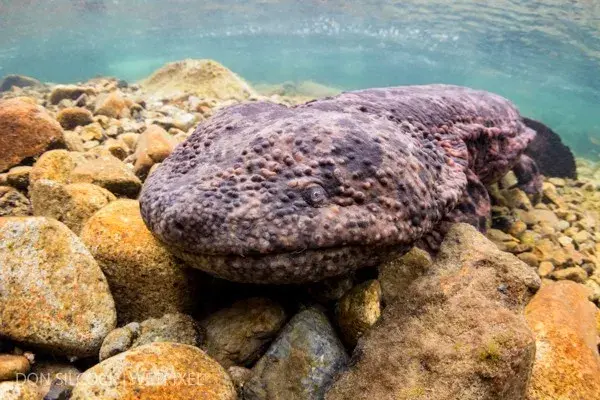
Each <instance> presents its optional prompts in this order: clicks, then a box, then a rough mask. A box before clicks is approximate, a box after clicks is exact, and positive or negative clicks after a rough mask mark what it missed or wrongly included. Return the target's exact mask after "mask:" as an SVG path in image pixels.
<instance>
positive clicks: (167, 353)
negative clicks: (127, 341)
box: [71, 342, 237, 400]
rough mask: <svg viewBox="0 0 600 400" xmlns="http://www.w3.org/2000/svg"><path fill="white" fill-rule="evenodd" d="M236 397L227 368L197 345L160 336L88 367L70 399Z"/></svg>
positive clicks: (227, 399) (229, 399) (205, 399)
mask: <svg viewBox="0 0 600 400" xmlns="http://www.w3.org/2000/svg"><path fill="white" fill-rule="evenodd" d="M117 399H118V400H125V399H132V400H133V399H143V400H163V399H169V400H199V399H202V400H235V399H237V394H236V391H235V388H234V386H233V383H232V381H231V378H230V377H229V375H228V374H227V372H226V371H225V370H224V369H223V368H222V367H221V366H220V365H219V364H218V363H217V362H216V361H214V360H213V359H211V358H210V357H208V356H207V355H206V354H205V353H204V352H203V351H202V350H200V349H198V348H197V347H193V346H188V345H184V344H179V343H168V342H155V343H151V344H148V345H145V346H141V347H137V348H135V349H133V350H129V351H126V352H124V353H121V354H118V355H116V356H114V357H111V358H109V359H107V360H105V361H103V362H101V363H100V364H98V365H96V366H94V367H92V368H90V369H89V370H87V371H86V372H84V373H83V375H82V376H81V378H80V380H79V382H78V383H77V385H76V386H75V389H74V390H73V397H72V398H71V400H117Z"/></svg>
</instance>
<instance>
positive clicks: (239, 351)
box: [201, 297, 286, 368]
mask: <svg viewBox="0 0 600 400" xmlns="http://www.w3.org/2000/svg"><path fill="white" fill-rule="evenodd" d="M285 321H286V314H285V311H284V309H283V307H281V306H280V305H279V304H277V303H276V302H274V301H272V300H270V299H267V298H260V297H255V298H250V299H245V300H240V301H238V302H236V303H234V304H233V305H232V306H231V307H228V308H224V309H222V310H220V311H217V312H216V313H214V314H212V315H210V316H209V317H207V318H206V319H204V320H203V321H202V322H201V325H202V327H203V328H204V329H205V331H206V343H205V346H204V348H205V350H206V352H207V353H208V355H209V356H211V357H212V358H214V359H215V360H217V361H218V362H220V363H221V365H222V366H223V367H225V368H228V367H230V366H232V365H245V366H247V365H251V364H252V363H254V362H255V361H256V360H257V359H258V358H259V357H260V356H261V355H262V353H263V352H264V350H265V348H266V347H267V346H268V345H269V343H270V342H271V341H272V340H273V339H274V337H275V335H277V333H278V332H279V330H280V329H281V328H282V327H283V325H284V324H285Z"/></svg>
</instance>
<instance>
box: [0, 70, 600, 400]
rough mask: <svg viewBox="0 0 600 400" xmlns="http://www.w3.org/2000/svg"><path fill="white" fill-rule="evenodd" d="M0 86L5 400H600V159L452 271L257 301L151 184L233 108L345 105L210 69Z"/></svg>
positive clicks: (312, 91)
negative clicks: (148, 209) (156, 226)
mask: <svg viewBox="0 0 600 400" xmlns="http://www.w3.org/2000/svg"><path fill="white" fill-rule="evenodd" d="M0 88H1V89H0V90H2V91H1V92H0V155H1V156H0V399H3V400H4V399H5V400H17V399H36V400H37V399H48V400H50V399H55V400H57V399H69V398H72V399H92V400H93V399H102V400H108V399H113V400H114V399H133V398H136V399H200V398H202V399H252V400H254V399H285V400H287V399H307V400H308V399H363V398H364V399H366V398H375V399H407V400H408V399H436V400H437V399H448V400H450V399H498V400H500V399H502V400H505V399H530V400H554V399H556V400H559V399H560V400H563V399H569V400H571V399H572V400H575V399H585V400H594V399H600V356H599V354H598V344H599V339H598V338H599V333H600V313H598V306H599V305H600V163H595V162H592V161H589V160H583V159H581V160H578V174H579V178H578V179H577V180H570V179H559V178H547V179H545V182H544V190H543V198H542V199H541V201H540V202H539V203H537V204H534V203H533V202H532V201H531V199H530V198H529V197H528V196H527V195H526V194H525V193H524V192H522V191H520V190H519V189H516V188H513V185H514V183H515V178H514V176H512V174H509V175H507V176H506V177H504V179H503V180H502V181H501V182H500V183H499V184H497V185H495V186H494V187H491V188H489V190H490V193H491V196H492V198H493V203H494V206H493V209H492V218H491V220H490V221H489V223H490V229H489V230H488V233H487V237H486V236H483V235H481V234H480V233H478V232H477V231H475V230H474V229H473V228H471V227H470V226H467V225H462V224H457V225H455V226H454V227H453V228H452V229H451V230H450V232H449V234H448V236H447V237H446V239H445V241H444V243H443V245H442V248H441V250H440V253H439V254H438V255H437V257H436V258H434V259H432V258H431V256H430V255H429V254H427V253H425V252H423V251H421V250H419V249H417V248H415V249H413V250H411V251H410V252H409V253H408V254H406V255H404V256H401V257H395V258H392V259H390V260H389V261H387V262H385V263H384V264H383V265H380V266H379V267H378V268H369V269H363V270H360V271H358V272H356V273H355V274H352V275H350V276H343V277H339V278H335V279H330V280H327V281H323V282H319V283H316V284H310V285H294V286H261V285H242V284H236V283H230V282H227V281H224V280H220V279H216V278H213V277H210V276H208V275H205V274H203V273H201V272H199V271H198V270H194V269H190V268H188V267H187V266H186V265H185V263H184V262H182V261H181V260H179V259H178V258H176V257H174V256H173V255H172V254H171V253H169V252H168V251H167V250H166V249H165V248H164V247H163V246H162V244H161V243H160V242H159V241H158V240H157V239H156V238H155V237H154V236H153V235H152V234H151V233H150V232H149V231H148V229H147V228H146V226H145V225H144V223H143V221H142V219H141V216H140V211H139V204H138V201H137V200H136V199H137V196H138V195H139V192H140V189H141V187H142V185H143V183H144V181H145V179H146V178H147V177H148V175H149V174H152V172H153V171H154V169H155V168H156V166H157V165H158V164H159V163H160V162H161V161H163V160H164V159H165V158H166V157H167V156H168V155H169V154H170V153H171V151H172V150H173V148H174V147H175V146H177V145H178V144H179V143H181V142H182V141H184V140H185V139H186V138H187V137H188V136H189V135H190V134H191V133H192V131H193V130H194V128H195V127H196V125H197V124H198V123H200V122H202V121H204V120H206V119H208V118H210V117H211V115H212V114H213V113H214V112H215V111H217V110H218V109H220V108H222V107H226V106H228V105H231V104H235V103H238V102H242V101H255V100H268V101H273V102H277V103H282V104H287V105H291V104H297V103H300V102H303V101H306V100H308V99H310V98H314V97H319V96H324V95H330V94H332V93H335V89H331V88H327V87H324V86H322V85H318V84H315V83H310V82H309V83H302V84H298V85H294V84H283V85H279V86H269V87H266V86H263V87H258V86H257V87H256V88H254V87H253V86H251V85H250V84H248V83H247V82H245V81H244V80H243V79H242V78H240V77H238V76H236V75H235V74H233V73H232V72H231V71H229V70H228V69H227V68H225V67H223V66H221V65H220V64H218V63H216V62H214V61H206V60H185V61H181V62H177V63H172V64H169V65H167V66H165V67H163V68H161V69H160V70H158V71H156V72H155V73H154V74H153V75H152V76H150V77H148V78H147V79H145V80H143V81H141V82H139V83H135V84H128V83H126V82H123V81H119V80H117V79H113V78H95V79H92V80H90V81H87V82H81V83H77V84H71V85H54V84H46V83H40V82H38V81H36V80H35V79H32V78H28V77H22V76H11V77H7V78H6V79H5V80H4V81H3V82H2V83H0ZM257 89H258V90H257Z"/></svg>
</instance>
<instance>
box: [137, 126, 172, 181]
mask: <svg viewBox="0 0 600 400" xmlns="http://www.w3.org/2000/svg"><path fill="white" fill-rule="evenodd" d="M176 145H177V142H176V141H175V139H174V138H173V137H172V136H171V135H169V134H168V133H167V131H165V130H164V129H163V128H161V127H160V126H158V125H150V126H149V127H148V128H147V129H146V130H145V131H144V133H142V134H141V135H140V137H139V139H138V140H137V144H136V147H135V153H134V154H133V158H134V160H135V164H134V167H133V171H134V172H135V174H136V175H137V176H139V177H142V178H145V177H146V176H147V175H148V172H149V171H150V168H152V166H153V165H154V164H156V163H159V162H162V161H163V160H164V159H165V158H167V157H168V156H169V154H171V152H172V151H173V149H174V148H175V146H176Z"/></svg>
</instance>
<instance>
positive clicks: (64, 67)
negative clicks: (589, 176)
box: [0, 0, 600, 157]
mask: <svg viewBox="0 0 600 400" xmlns="http://www.w3.org/2000/svg"><path fill="white" fill-rule="evenodd" d="M356 3H358V2H347V1H331V0H327V1H325V0H324V1H314V0H313V1H310V0H309V1H275V0H263V1H259V0H247V1H242V0H237V1H234V0H218V1H191V0H170V1H158V0H127V1H126V0H20V1H11V0H0V76H1V75H5V74H9V73H19V74H26V75H31V76H34V77H36V78H38V79H40V80H43V81H52V82H74V81H79V80H85V79H88V78H90V77H93V76H96V75H114V76H117V77H119V78H122V79H126V80H129V81H135V80H138V79H140V78H143V77H145V76H146V75H148V74H149V73H151V72H152V71H153V70H154V69H156V68H158V67H160V66H161V65H162V64H164V63H165V62H167V61H173V60H178V59H182V58H213V59H215V60H217V61H219V62H221V63H223V64H224V65H226V66H227V67H229V68H231V69H232V70H234V71H235V72H237V73H239V74H240V75H242V76H243V77H244V78H246V79H247V80H249V81H250V82H253V83H280V82H284V81H295V82H300V81H304V80H312V81H316V82H319V83H322V84H325V85H330V86H335V87H338V88H340V89H358V88H366V87H373V86H389V85H406V84H423V83H434V82H443V83H453V84H459V85H467V86H471V87H475V88H481V89H486V90H490V91H494V92H497V93H500V94H502V95H504V96H506V97H508V98H510V99H511V100H513V101H514V102H515V103H516V104H517V105H518V106H519V107H520V109H521V111H522V113H523V114H524V115H527V116H530V117H532V118H535V119H539V120H541V121H543V122H544V123H546V124H548V125H549V126H550V127H552V128H553V129H555V130H556V131H558V132H559V133H560V134H561V136H562V137H563V138H564V140H565V141H566V142H567V143H568V144H569V145H570V146H572V147H573V148H574V149H575V150H576V151H577V153H579V154H581V155H586V156H588V157H589V156H593V157H597V155H598V154H599V152H600V1H597V0H578V1H574V0H572V1H558V0H540V1H532V0H521V1H517V0H514V1H510V0H494V1H477V2H475V1H466V0H459V1H452V2H449V1H446V0H435V1H422V0H403V1H374V0H371V1H361V2H360V4H356ZM594 142H598V143H599V144H597V145H596V144H594Z"/></svg>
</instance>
